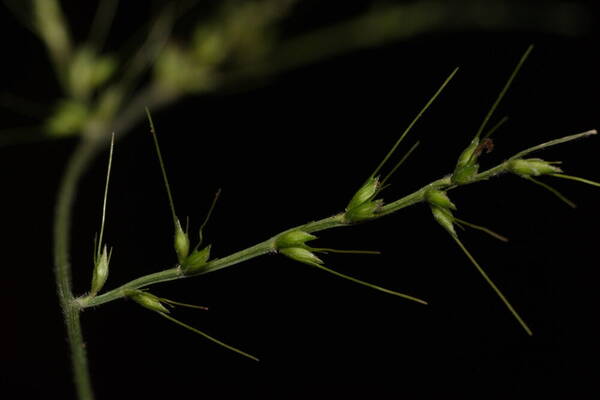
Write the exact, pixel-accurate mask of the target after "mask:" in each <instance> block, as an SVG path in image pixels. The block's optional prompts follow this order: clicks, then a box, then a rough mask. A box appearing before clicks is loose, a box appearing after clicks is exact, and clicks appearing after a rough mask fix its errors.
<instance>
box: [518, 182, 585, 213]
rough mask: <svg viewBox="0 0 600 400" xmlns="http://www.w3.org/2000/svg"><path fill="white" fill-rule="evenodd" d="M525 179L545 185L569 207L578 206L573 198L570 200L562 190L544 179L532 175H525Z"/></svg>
mask: <svg viewBox="0 0 600 400" xmlns="http://www.w3.org/2000/svg"><path fill="white" fill-rule="evenodd" d="M523 178H524V179H527V180H529V181H531V182H533V183H535V184H536V185H539V186H541V187H543V188H544V189H546V190H548V191H549V192H550V193H552V194H553V195H555V196H556V197H558V198H559V199H560V200H562V201H563V202H565V203H566V204H567V205H568V206H569V207H571V208H577V204H575V203H573V202H572V201H571V200H569V199H568V198H567V197H565V195H564V194H562V193H561V192H559V191H558V190H556V189H554V188H553V187H552V186H550V185H548V184H547V183H544V182H542V181H539V180H537V179H535V178H532V177H531V176H527V177H525V176H524V177H523Z"/></svg>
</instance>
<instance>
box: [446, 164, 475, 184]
mask: <svg viewBox="0 0 600 400" xmlns="http://www.w3.org/2000/svg"><path fill="white" fill-rule="evenodd" d="M478 171H479V164H471V165H465V166H463V167H460V168H456V169H455V170H454V174H452V183H454V184H456V185H465V184H467V183H469V182H471V181H472V180H473V177H474V176H475V175H477V172H478Z"/></svg>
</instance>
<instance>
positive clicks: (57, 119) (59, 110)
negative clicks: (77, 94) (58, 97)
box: [45, 100, 90, 136]
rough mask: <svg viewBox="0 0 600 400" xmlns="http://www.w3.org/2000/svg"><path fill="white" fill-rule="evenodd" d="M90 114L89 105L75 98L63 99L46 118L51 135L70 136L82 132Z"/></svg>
mask: <svg viewBox="0 0 600 400" xmlns="http://www.w3.org/2000/svg"><path fill="white" fill-rule="evenodd" d="M89 115H90V110H89V108H88V106H87V105H85V104H84V103H82V102H79V101H75V100H62V101H60V102H59V103H58V104H57V106H56V108H55V109H54V111H53V113H52V115H51V116H50V117H49V118H48V119H47V120H46V123H45V125H46V129H47V130H48V133H49V134H50V135H51V136H70V135H74V134H77V133H80V132H81V130H82V129H83V128H84V126H85V125H86V122H87V121H88V118H89Z"/></svg>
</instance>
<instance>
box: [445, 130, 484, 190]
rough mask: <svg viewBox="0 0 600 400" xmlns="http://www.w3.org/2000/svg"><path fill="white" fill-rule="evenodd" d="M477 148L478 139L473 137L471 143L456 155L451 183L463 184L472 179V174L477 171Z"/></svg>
mask: <svg viewBox="0 0 600 400" xmlns="http://www.w3.org/2000/svg"><path fill="white" fill-rule="evenodd" d="M478 148H479V139H478V138H474V139H473V140H472V141H471V144H469V145H468V146H467V148H466V149H464V150H463V152H462V153H461V154H460V156H459V157H458V161H457V162H456V167H455V168H454V173H453V174H452V183H454V184H457V185H464V184H466V183H469V182H471V181H472V180H473V176H475V174H477V172H478V171H479V164H477V155H478V154H477V149H478Z"/></svg>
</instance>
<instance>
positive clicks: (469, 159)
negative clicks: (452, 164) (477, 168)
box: [456, 138, 479, 169]
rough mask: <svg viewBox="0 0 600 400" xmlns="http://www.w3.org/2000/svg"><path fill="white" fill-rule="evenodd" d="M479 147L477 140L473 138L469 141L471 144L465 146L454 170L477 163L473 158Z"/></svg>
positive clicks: (475, 158)
mask: <svg viewBox="0 0 600 400" xmlns="http://www.w3.org/2000/svg"><path fill="white" fill-rule="evenodd" d="M478 146H479V139H478V138H474V139H473V140H472V141H471V144H469V145H468V146H467V148H466V149H464V150H463V152H462V153H461V154H460V156H459V157H458V161H457V162H456V169H458V168H460V167H464V166H465V165H470V164H473V163H475V162H477V157H476V156H475V151H476V150H477V147H478Z"/></svg>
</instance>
